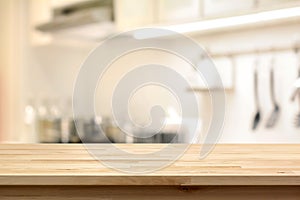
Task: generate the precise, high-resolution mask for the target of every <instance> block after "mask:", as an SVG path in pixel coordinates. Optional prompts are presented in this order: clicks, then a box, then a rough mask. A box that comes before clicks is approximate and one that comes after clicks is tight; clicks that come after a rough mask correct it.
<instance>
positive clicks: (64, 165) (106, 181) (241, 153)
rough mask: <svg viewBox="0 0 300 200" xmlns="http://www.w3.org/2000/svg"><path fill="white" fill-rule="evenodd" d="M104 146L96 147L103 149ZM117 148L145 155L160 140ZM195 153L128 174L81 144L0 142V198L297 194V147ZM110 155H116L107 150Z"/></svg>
mask: <svg viewBox="0 0 300 200" xmlns="http://www.w3.org/2000/svg"><path fill="white" fill-rule="evenodd" d="M106 145H107V144H103V145H99V148H100V149H102V148H103V150H105V149H106ZM173 145H174V147H175V148H176V144H173ZM118 146H120V147H121V148H123V149H126V150H128V151H135V152H138V153H142V152H145V151H147V152H148V151H149V149H150V150H156V149H159V148H160V147H161V146H162V144H134V145H133V144H131V145H130V144H118ZM199 152H200V145H191V147H190V148H189V149H188V151H187V152H186V153H185V154H184V155H183V156H182V157H181V158H180V159H179V160H178V161H176V162H174V163H172V164H171V165H170V166H168V167H165V168H163V169H161V170H159V171H155V172H153V173H149V174H148V173H147V174H127V173H123V172H120V171H116V170H114V169H110V168H108V167H105V166H104V165H103V164H101V163H100V162H99V161H97V160H95V159H94V158H93V156H91V155H90V154H89V153H88V152H87V151H86V149H85V147H84V146H83V145H79V144H74V145H73V144H72V145H63V144H37V145H25V144H18V145H13V144H2V145H0V154H1V155H0V199H17V197H21V198H20V199H32V198H33V197H34V198H35V199H39V198H40V199H52V198H53V199H68V198H71V197H72V199H99V198H100V197H102V198H103V199H120V198H121V197H122V198H121V199H134V198H136V199H141V198H142V199H147V198H149V199H153V198H155V195H156V196H157V197H159V198H160V199H164V198H165V199H169V197H172V199H189V198H191V199H193V198H196V197H198V199H199V198H200V197H203V199H218V198H220V199H227V198H228V199H239V198H238V197H242V196H243V197H242V198H243V199H247V198H246V197H245V196H249V199H253V198H256V197H257V198H259V197H260V198H261V195H263V196H264V199H268V198H270V199H274V197H276V198H279V197H283V196H284V199H296V198H298V197H299V195H300V145H217V146H216V147H215V149H214V150H213V152H212V153H211V154H210V155H209V156H208V157H206V158H205V159H203V160H201V159H199ZM108 157H110V158H111V159H115V158H116V159H117V157H118V156H116V155H109V153H108ZM118 159H122V160H124V162H126V163H127V165H126V167H142V166H141V165H140V164H139V162H138V161H136V160H128V159H126V158H120V157H118ZM157 160H158V158H153V162H157ZM148 195H149V196H148ZM100 199H101V198H100ZM279 199H280V198H279Z"/></svg>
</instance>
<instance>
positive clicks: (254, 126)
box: [252, 59, 261, 130]
mask: <svg viewBox="0 0 300 200" xmlns="http://www.w3.org/2000/svg"><path fill="white" fill-rule="evenodd" d="M258 64H259V63H258V59H256V61H255V66H254V100H255V106H256V113H255V115H254V120H253V124H252V130H255V129H257V127H258V124H259V122H260V120H261V110H260V105H259V97H258V72H257V70H258Z"/></svg>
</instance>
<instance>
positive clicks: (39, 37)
mask: <svg viewBox="0 0 300 200" xmlns="http://www.w3.org/2000/svg"><path fill="white" fill-rule="evenodd" d="M0 16H1V17H0V25H1V26H0V27H1V29H0V41H1V47H0V72H1V73H0V130H1V131H0V142H3V143H36V142H42V143H49V142H51V143H52V142H53V143H61V142H62V143H78V142H80V139H79V138H78V135H77V132H76V129H75V126H74V123H73V120H72V92H73V87H74V82H75V80H76V76H77V74H78V72H79V69H80V66H81V64H82V62H83V61H84V60H85V58H86V57H87V56H88V55H89V52H90V51H91V50H93V49H94V48H95V47H97V45H99V44H100V43H101V41H103V40H104V39H106V38H107V37H110V36H113V35H114V34H117V33H120V32H123V31H126V30H132V29H136V28H140V27H152V26H154V27H161V28H167V29H170V30H174V31H177V32H179V33H183V34H185V35H187V36H189V37H191V38H192V39H193V40H195V41H196V42H197V43H199V45H201V46H202V47H203V48H205V49H206V50H207V52H208V54H209V55H210V56H211V58H212V59H213V61H214V63H215V65H216V66H217V69H218V71H219V73H220V75H221V78H222V80H223V84H224V87H225V92H226V118H225V122H224V128H223V133H222V136H221V138H220V141H219V142H220V143H300V89H299V88H300V82H299V81H297V79H298V78H299V77H300V73H299V72H300V0H243V1H240V0H1V1H0ZM108 51H109V50H108ZM137 58H138V59H137ZM199 59H200V58H199ZM153 60H160V61H161V62H162V63H166V64H170V63H172V65H173V66H174V68H176V70H178V71H180V70H181V69H187V68H186V67H185V65H188V64H187V63H185V62H184V61H183V60H181V59H178V58H176V57H174V56H172V55H168V54H164V53H160V54H158V53H157V52H151V51H145V52H137V55H129V56H127V57H125V58H122V59H121V60H120V61H118V63H116V64H119V65H122V67H123V69H124V68H126V66H127V67H130V66H132V65H138V64H142V63H145V62H151V61H153ZM182 73H185V74H184V76H186V77H187V78H188V79H189V80H190V82H191V83H193V85H194V91H195V92H197V95H198V96H199V109H200V110H201V116H199V117H200V119H201V120H202V124H203V126H202V127H201V128H200V129H199V131H200V132H201V131H205V129H206V128H207V127H208V126H209V120H210V117H211V110H212V108H211V107H210V106H209V105H210V100H209V93H208V91H207V89H206V88H205V87H204V86H203V84H202V83H201V80H198V79H199V77H197V76H195V71H193V70H190V71H189V70H187V71H185V72H182ZM115 79H117V78H116V77H111V80H110V79H109V80H108V81H112V82H113V81H114V80H115ZM106 90H107V89H106ZM100 93H101V94H102V95H106V94H109V91H105V88H104V92H103V91H101V92H100ZM143 95H144V96H143ZM158 95H159V96H160V97H161V98H164V94H158ZM142 96H143V97H140V102H141V101H143V100H145V99H147V98H150V99H151V98H152V96H151V93H150V94H149V92H148V93H144V94H142ZM138 100H139V99H137V102H139V101H138ZM162 101H163V102H164V103H165V104H166V105H167V104H168V103H170V104H172V101H173V100H172V99H170V98H169V97H165V99H162ZM143 103H144V104H143ZM143 103H142V104H138V103H137V104H135V105H134V106H136V107H135V110H140V109H143V106H146V105H145V101H144V102H143ZM146 103H147V101H146ZM101 112H102V113H101V116H99V117H97V118H93V117H91V116H84V117H82V119H78V120H79V122H80V123H79V124H80V126H79V127H78V128H80V129H82V130H83V131H84V133H85V134H86V135H85V137H86V138H87V140H88V141H90V142H108V141H107V139H106V138H104V137H102V135H101V134H102V131H101V130H100V128H99V127H102V129H103V130H106V132H108V133H109V135H108V139H109V140H110V141H111V142H122V143H123V142H129V143H132V142H139V143H161V142H162V143H166V142H170V141H171V140H173V142H192V141H191V139H190V138H189V136H187V135H185V134H186V133H180V134H178V133H176V131H174V129H175V128H174V127H176V119H177V118H178V112H177V111H176V109H169V110H168V114H169V116H168V117H169V119H170V120H171V121H172V120H173V122H172V123H171V125H170V126H169V127H168V128H167V129H166V130H164V131H163V132H162V133H160V134H157V135H156V136H153V137H151V138H144V139H134V138H128V137H126V136H123V135H122V134H121V133H120V130H119V129H118V128H117V126H116V124H114V123H113V120H111V116H109V115H108V114H107V113H109V110H107V111H106V110H104V111H103V110H102V111H101ZM137 116H139V114H137ZM137 118H138V119H140V120H141V121H143V120H144V122H145V121H147V119H143V117H142V116H140V117H137ZM141 123H142V122H141ZM133 129H134V127H133Z"/></svg>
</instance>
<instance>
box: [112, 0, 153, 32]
mask: <svg viewBox="0 0 300 200" xmlns="http://www.w3.org/2000/svg"><path fill="white" fill-rule="evenodd" d="M154 4H155V1H154V0H115V2H114V6H115V21H116V24H117V27H118V29H119V30H126V29H131V28H136V27H140V26H147V25H150V24H153V23H154V12H155V10H154Z"/></svg>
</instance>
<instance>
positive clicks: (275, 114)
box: [266, 58, 280, 128]
mask: <svg viewBox="0 0 300 200" xmlns="http://www.w3.org/2000/svg"><path fill="white" fill-rule="evenodd" d="M270 94H271V101H272V104H273V111H272V113H271V115H270V117H269V119H268V121H267V124H266V128H272V127H274V126H275V124H276V122H277V121H278V118H279V115H280V108H279V105H278V103H277V101H276V97H275V86H274V58H272V59H271V66H270Z"/></svg>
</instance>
